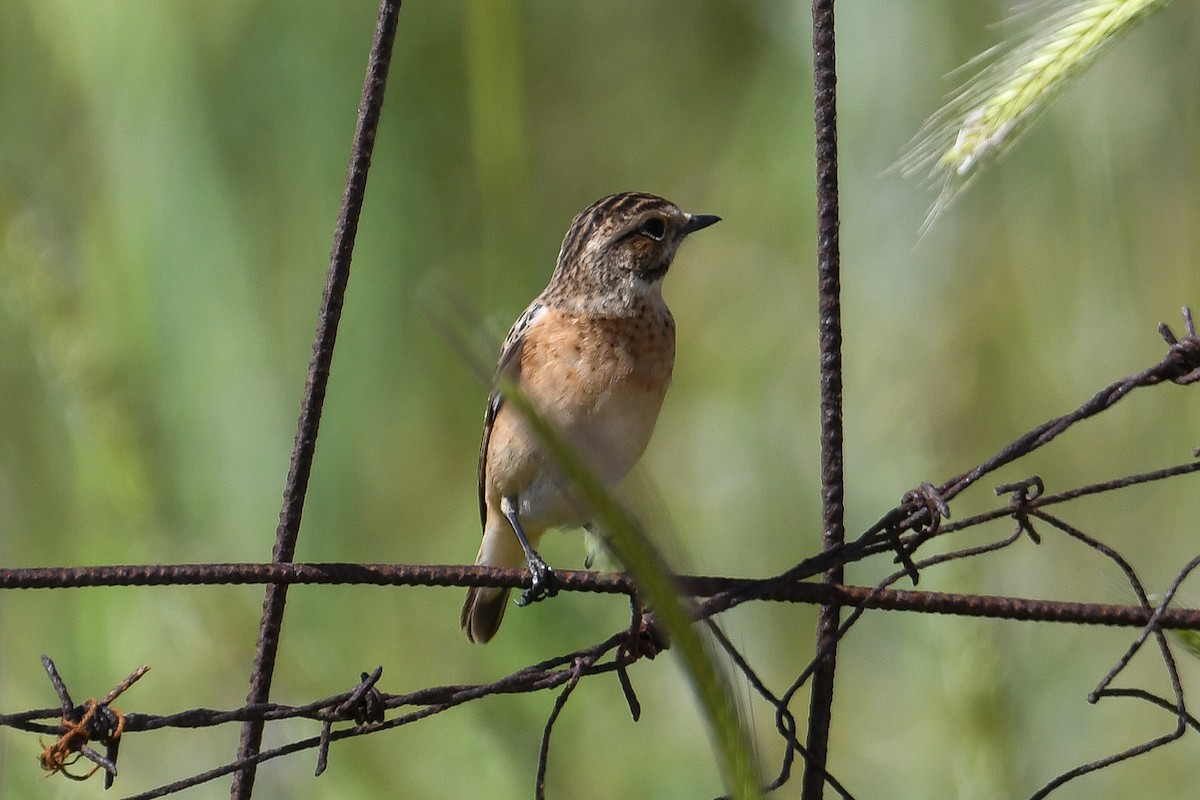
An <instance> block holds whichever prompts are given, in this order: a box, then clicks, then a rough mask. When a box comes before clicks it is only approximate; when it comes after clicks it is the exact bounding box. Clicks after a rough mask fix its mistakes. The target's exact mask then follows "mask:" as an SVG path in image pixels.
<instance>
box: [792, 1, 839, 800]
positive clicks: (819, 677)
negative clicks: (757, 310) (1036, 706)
mask: <svg viewBox="0 0 1200 800" xmlns="http://www.w3.org/2000/svg"><path fill="white" fill-rule="evenodd" d="M833 5H834V0H813V6H812V9H813V89H814V92H813V106H814V117H815V122H816V150H817V158H816V165H817V288H818V326H819V337H820V338H819V345H820V349H821V513H822V523H823V531H824V541H823V547H824V549H826V550H829V549H830V548H833V547H837V546H839V545H841V543H842V541H843V540H844V538H845V519H844V517H845V505H844V500H845V482H844V474H843V470H844V463H843V458H842V308H841V265H840V252H839V248H838V226H839V220H838V172H837V69H836V65H835V58H834V55H835V54H834V26H833ZM842 577H843V576H842V568H841V567H835V568H834V569H831V570H829V571H828V572H826V573H825V574H824V581H825V583H829V584H840V583H841V582H842ZM839 614H840V608H839V607H838V606H836V605H828V606H821V608H820V610H819V611H818V616H817V650H818V652H820V651H822V650H823V649H825V648H828V654H827V655H826V657H825V658H824V659H823V660H822V662H821V664H820V665H818V667H817V669H816V671H815V673H814V674H813V683H812V694H811V695H810V699H809V714H808V738H807V742H806V747H807V748H808V753H809V758H808V760H806V762H805V770H804V784H803V789H802V793H801V796H802V797H803V798H804V800H819V798H821V797H822V796H823V794H824V788H825V763H826V758H827V755H828V750H829V728H830V724H831V723H832V709H833V679H834V673H835V671H836V667H837V650H836V641H835V640H834V637H835V634H836V632H837V627H838V618H839Z"/></svg>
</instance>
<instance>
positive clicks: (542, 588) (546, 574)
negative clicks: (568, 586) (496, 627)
mask: <svg viewBox="0 0 1200 800" xmlns="http://www.w3.org/2000/svg"><path fill="white" fill-rule="evenodd" d="M529 574H530V576H531V578H532V580H531V582H530V585H529V588H528V589H526V590H525V591H523V592H521V596H520V597H519V598H517V605H519V606H527V605H529V604H531V603H536V602H537V601H539V600H544V599H545V598H547V597H554V595H556V594H558V576H557V575H555V574H554V570H552V569H551V568H550V565H549V564H547V563H546V562H545V561H542V560H541V559H540V558H539V559H537V560H536V561H532V560H531V561H530V562H529Z"/></svg>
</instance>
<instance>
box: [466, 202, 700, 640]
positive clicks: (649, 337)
mask: <svg viewBox="0 0 1200 800" xmlns="http://www.w3.org/2000/svg"><path fill="white" fill-rule="evenodd" d="M719 221H720V217H717V216H714V215H712V214H688V213H686V212H684V211H682V210H680V208H679V207H678V206H676V205H675V204H674V203H672V202H670V201H668V200H664V199H663V198H661V197H658V196H656V195H653V194H645V193H641V192H623V193H620V194H613V195H609V196H607V197H603V198H601V199H599V200H597V201H596V202H594V203H592V204H591V205H590V206H588V207H587V208H585V209H584V210H583V211H581V212H580V213H579V214H578V215H577V216H576V217H575V219H574V220H573V221H572V222H571V225H570V227H569V228H568V229H567V233H566V236H565V237H563V242H562V248H561V249H560V251H559V254H558V262H557V264H556V266H555V268H554V273H553V275H552V276H551V278H550V282H549V283H548V284H547V285H546V288H545V289H544V290H543V291H542V292H541V294H539V295H538V296H537V297H536V298H534V300H533V302H532V303H530V304H529V307H528V308H526V309H525V311H524V312H523V313H522V314H521V315H520V317H518V318H517V321H516V323H515V324H514V325H513V326H512V329H511V330H510V331H509V333H508V336H507V337H506V338H505V340H504V344H503V346H502V347H501V353H500V359H499V363H498V364H497V367H496V374H497V376H501V375H502V376H505V377H507V378H508V379H509V381H511V382H512V383H514V384H515V385H516V386H518V387H520V390H521V392H522V393H523V394H524V395H525V397H526V398H527V399H528V400H529V401H530V403H531V404H532V405H533V407H534V408H535V409H537V411H538V412H539V414H540V415H542V416H543V417H544V418H545V419H546V421H548V422H549V423H550V424H552V425H554V426H555V428H556V429H557V430H558V431H559V432H560V433H561V434H562V435H563V436H564V438H565V439H566V441H567V442H568V443H569V444H570V445H571V446H572V447H574V448H575V451H576V452H577V453H578V454H579V456H580V457H581V458H582V459H583V461H584V463H585V464H586V465H587V466H588V467H589V468H590V469H592V470H593V471H594V473H595V474H596V476H597V477H598V478H599V479H600V480H601V482H602V483H603V485H604V486H606V487H607V488H610V489H611V488H613V487H615V486H616V485H617V484H618V483H619V482H620V481H621V479H622V478H624V477H625V475H626V474H627V473H628V472H629V470H630V469H631V468H632V467H633V465H634V464H635V463H636V462H637V460H638V459H639V458H640V457H641V455H642V453H643V451H644V450H645V449H646V445H647V444H648V443H649V441H650V435H651V433H652V432H653V430H654V426H655V423H656V422H657V420H658V414H659V410H660V409H661V407H662V403H663V398H664V396H665V395H666V392H667V387H668V386H669V385H670V383H671V373H672V370H673V368H674V363H675V319H674V317H672V316H671V311H670V309H668V308H667V304H666V302H665V301H664V300H663V295H662V284H663V278H664V277H665V276H666V274H667V270H668V269H669V268H670V266H671V262H672V260H673V259H674V257H675V252H676V250H677V249H678V247H679V245H680V244H681V243H682V242H683V240H684V239H686V238H687V237H688V236H690V235H691V234H693V233H695V232H696V231H698V230H701V229H703V228H707V227H709V226H710V225H713V224H714V223H716V222H719ZM478 483H479V516H480V522H481V524H482V527H483V542H482V544H481V545H480V548H479V554H478V556H477V557H476V559H475V563H476V564H477V565H486V566H494V567H519V566H521V565H522V564H524V565H525V566H526V567H528V569H529V572H530V574H531V585H530V587H529V588H528V589H526V590H525V591H524V592H523V593H522V595H521V597H520V598H519V600H518V601H517V604H518V605H522V606H523V605H527V604H529V603H531V602H534V601H537V600H540V599H542V598H543V597H548V596H552V595H554V594H555V593H556V591H557V583H556V578H555V575H554V570H553V569H551V568H550V566H549V565H548V564H547V563H546V562H545V561H544V560H543V559H542V557H541V556H540V555H539V554H538V552H537V550H536V549H535V548H536V547H537V544H538V542H539V540H540V539H541V537H542V535H543V534H544V533H545V532H546V531H547V530H550V529H553V528H569V527H585V528H588V529H589V530H591V525H590V523H591V520H590V519H589V518H588V512H587V509H586V508H583V507H581V504H580V502H579V501H578V500H577V499H576V498H575V497H574V496H573V494H572V487H571V483H570V480H569V479H568V478H567V477H566V476H565V475H564V474H563V473H562V471H561V469H560V468H559V467H558V465H557V464H556V463H555V461H554V458H553V457H552V456H551V455H550V454H549V453H548V452H546V449H545V447H544V446H543V445H542V443H541V442H540V441H539V439H538V438H537V436H536V435H535V434H534V433H533V432H532V431H531V430H530V429H529V427H528V425H527V424H526V423H525V421H524V420H523V419H522V417H521V415H520V413H519V412H518V411H517V410H516V409H515V408H513V407H512V404H506V403H505V399H504V394H503V392H501V391H500V390H499V388H494V389H493V390H492V392H491V395H490V396H489V398H488V404H487V411H486V413H485V415H484V425H483V441H482V443H481V444H480V448H479V469H478ZM509 591H510V590H509V589H506V588H495V587H484V586H472V587H470V589H469V590H468V592H467V598H466V602H465V603H464V604H463V609H462V616H461V620H460V622H461V625H462V628H463V630H464V631H465V632H466V635H467V638H468V639H469V640H470V641H472V642H478V643H486V642H488V641H489V640H491V639H492V637H493V636H495V635H496V631H497V630H498V629H499V628H500V623H501V622H502V620H503V618H504V612H505V609H506V608H507V606H508V596H509Z"/></svg>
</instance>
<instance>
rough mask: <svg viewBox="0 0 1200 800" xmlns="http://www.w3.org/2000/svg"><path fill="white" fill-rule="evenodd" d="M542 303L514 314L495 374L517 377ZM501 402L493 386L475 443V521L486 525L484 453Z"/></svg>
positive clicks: (485, 453) (498, 392)
mask: <svg viewBox="0 0 1200 800" xmlns="http://www.w3.org/2000/svg"><path fill="white" fill-rule="evenodd" d="M543 308H544V306H543V305H542V303H541V302H540V301H537V300H534V301H533V302H532V303H530V305H529V308H527V309H525V312H524V313H523V314H521V316H520V317H518V318H517V321H516V322H515V323H513V326H512V329H511V330H510V331H509V332H508V336H506V337H504V346H503V347H502V348H500V361H499V363H498V364H497V365H496V375H497V377H498V376H500V375H507V376H508V377H509V378H511V379H512V380H514V381H519V380H520V378H521V375H520V370H521V346H522V345H523V344H524V343H525V332H526V331H527V330H528V329H529V326H530V325H531V324H532V323H533V320H534V319H535V318H537V316H538V315H539V314H540V312H541V311H542V310H543ZM503 405H504V395H502V394H500V389H499V388H498V387H497V388H493V389H492V393H491V394H490V395H489V396H488V404H487V411H486V412H485V413H484V415H483V441H482V442H480V444H479V469H478V473H477V477H478V481H479V523H480V525H483V526H486V525H487V454H488V445H489V444H491V441H492V428H493V427H494V426H495V424H496V415H497V414H499V413H500V408H501V407H502V406H503Z"/></svg>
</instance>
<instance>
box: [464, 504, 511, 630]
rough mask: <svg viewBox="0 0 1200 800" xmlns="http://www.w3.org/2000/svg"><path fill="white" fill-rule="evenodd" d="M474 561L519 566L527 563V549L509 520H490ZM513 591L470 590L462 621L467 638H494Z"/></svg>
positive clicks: (481, 587)
mask: <svg viewBox="0 0 1200 800" xmlns="http://www.w3.org/2000/svg"><path fill="white" fill-rule="evenodd" d="M475 564H476V565H477V566H488V567H520V566H523V565H524V564H525V551H524V550H522V549H521V543H520V542H519V541H517V536H516V534H515V533H513V531H512V528H510V527H509V526H508V524H507V523H506V522H501V521H499V520H493V519H489V520H488V527H487V530H486V531H484V534H483V543H482V544H481V545H480V546H479V555H478V556H476V557H475ZM511 592H512V590H511V589H496V588H493V587H490V586H472V587H470V588H469V589H467V601H466V602H465V603H463V609H462V617H461V620H460V622H461V624H462V629H463V630H464V631H465V632H466V634H467V638H468V639H470V640H471V641H472V642H478V643H479V644H487V643H488V642H489V641H491V638H492V637H493V636H495V635H496V631H498V630H500V623H501V622H502V621H503V620H504V612H505V610H506V609H507V608H508V596H509V594H510V593H511Z"/></svg>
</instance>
